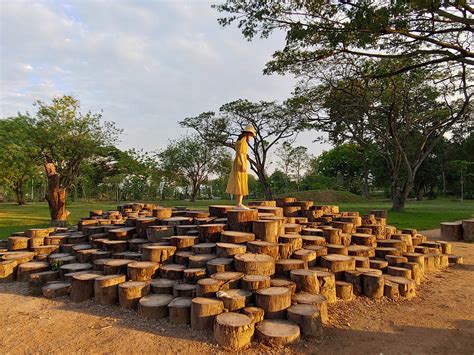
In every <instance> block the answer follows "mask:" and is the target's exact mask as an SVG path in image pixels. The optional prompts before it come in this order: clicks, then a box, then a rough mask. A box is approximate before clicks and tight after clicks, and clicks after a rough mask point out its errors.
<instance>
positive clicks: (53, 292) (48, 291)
mask: <svg viewBox="0 0 474 355" xmlns="http://www.w3.org/2000/svg"><path fill="white" fill-rule="evenodd" d="M42 291H43V296H44V297H46V298H58V297H65V296H67V295H69V293H70V292H71V284H70V283H69V282H50V283H48V284H47V285H45V286H43V288H42Z"/></svg>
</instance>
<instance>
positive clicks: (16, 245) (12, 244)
mask: <svg viewBox="0 0 474 355" xmlns="http://www.w3.org/2000/svg"><path fill="white" fill-rule="evenodd" d="M29 240H30V238H28V237H16V236H12V237H8V250H11V251H18V250H28V241H29Z"/></svg>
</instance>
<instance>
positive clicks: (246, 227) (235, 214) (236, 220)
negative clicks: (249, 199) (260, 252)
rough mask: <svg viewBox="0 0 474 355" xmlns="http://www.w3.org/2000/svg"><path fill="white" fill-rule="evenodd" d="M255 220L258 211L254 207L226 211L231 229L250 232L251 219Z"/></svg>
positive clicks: (251, 227) (251, 226)
mask: <svg viewBox="0 0 474 355" xmlns="http://www.w3.org/2000/svg"><path fill="white" fill-rule="evenodd" d="M256 220H258V211H257V210H254V209H250V210H229V211H227V221H228V224H229V229H230V230H233V231H238V232H248V233H252V229H253V221H256Z"/></svg>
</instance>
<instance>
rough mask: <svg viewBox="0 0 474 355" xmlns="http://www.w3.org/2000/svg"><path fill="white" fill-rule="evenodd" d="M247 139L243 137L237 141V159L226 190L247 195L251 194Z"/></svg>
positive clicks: (234, 193)
mask: <svg viewBox="0 0 474 355" xmlns="http://www.w3.org/2000/svg"><path fill="white" fill-rule="evenodd" d="M247 148H248V146H247V139H245V137H244V138H242V139H240V140H238V141H237V143H235V159H234V164H233V165H232V170H231V172H230V175H229V181H228V182H227V188H226V189H225V192H227V193H229V194H232V195H242V196H247V195H248V194H249V183H248V181H249V177H248V173H247V165H248V162H247Z"/></svg>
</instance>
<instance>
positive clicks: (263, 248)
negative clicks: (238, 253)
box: [247, 241, 279, 260]
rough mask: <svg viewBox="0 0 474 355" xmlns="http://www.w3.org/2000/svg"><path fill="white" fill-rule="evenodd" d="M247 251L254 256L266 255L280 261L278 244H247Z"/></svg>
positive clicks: (259, 242) (254, 242)
mask: <svg viewBox="0 0 474 355" xmlns="http://www.w3.org/2000/svg"><path fill="white" fill-rule="evenodd" d="M247 251H248V252H249V253H254V254H265V255H269V256H271V257H272V258H273V260H277V259H278V252H279V249H278V244H275V243H270V242H264V241H253V242H248V243H247Z"/></svg>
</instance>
